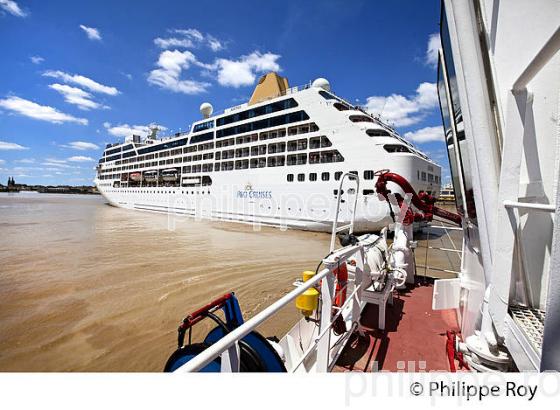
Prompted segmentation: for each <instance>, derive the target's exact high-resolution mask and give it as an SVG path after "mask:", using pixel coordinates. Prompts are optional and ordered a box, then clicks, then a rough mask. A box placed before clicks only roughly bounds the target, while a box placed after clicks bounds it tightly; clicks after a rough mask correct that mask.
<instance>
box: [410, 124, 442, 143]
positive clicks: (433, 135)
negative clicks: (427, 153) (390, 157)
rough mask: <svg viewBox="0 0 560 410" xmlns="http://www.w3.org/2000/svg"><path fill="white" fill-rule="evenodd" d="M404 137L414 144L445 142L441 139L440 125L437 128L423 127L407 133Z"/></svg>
mask: <svg viewBox="0 0 560 410" xmlns="http://www.w3.org/2000/svg"><path fill="white" fill-rule="evenodd" d="M404 137H405V138H406V139H407V140H410V141H412V142H416V143H423V142H431V141H441V142H443V141H444V140H445V139H444V138H443V128H442V126H441V125H440V126H438V127H425V128H421V129H419V130H416V131H411V132H407V133H405V134H404Z"/></svg>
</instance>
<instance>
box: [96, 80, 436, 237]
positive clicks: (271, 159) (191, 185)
mask: <svg viewBox="0 0 560 410" xmlns="http://www.w3.org/2000/svg"><path fill="white" fill-rule="evenodd" d="M201 113H202V115H203V117H204V118H203V119H202V120H200V121H197V122H195V123H194V124H193V125H192V126H191V127H190V130H189V131H188V132H185V133H177V134H175V135H174V136H172V137H168V138H161V139H158V138H157V136H156V132H157V129H155V128H154V129H153V130H152V133H151V134H150V135H148V136H147V137H146V138H141V137H140V136H132V137H131V138H128V139H127V140H126V141H125V142H124V143H119V144H111V145H108V146H107V148H106V149H105V151H104V153H103V157H102V158H101V159H100V161H99V165H98V167H97V176H96V180H95V183H96V185H97V187H98V189H99V191H100V192H101V193H102V194H103V195H104V196H105V197H106V198H107V200H108V201H109V202H110V203H111V204H112V205H115V206H118V207H123V208H129V209H137V210H145V211H157V212H171V213H176V214H181V215H188V216H194V217H201V218H210V219H218V220H228V221H238V222H246V223H260V224H264V225H272V226H285V227H291V228H300V229H307V230H317V231H329V230H330V228H331V225H332V221H333V220H334V219H335V218H334V217H335V212H336V209H335V206H334V203H335V198H336V195H337V188H338V185H339V180H340V178H341V176H342V175H343V173H345V172H352V173H355V174H357V175H359V176H360V179H361V181H362V183H361V185H360V187H359V192H356V191H355V190H349V192H344V193H343V199H342V205H341V209H340V210H339V213H340V215H339V217H340V220H342V221H349V220H350V219H351V217H352V215H351V213H352V212H353V210H352V209H350V207H349V206H348V204H349V203H352V202H353V201H352V199H353V198H352V197H353V195H358V204H357V207H356V211H355V212H356V215H355V216H356V218H355V226H356V230H357V231H369V230H374V229H380V228H382V227H383V226H385V225H386V224H387V223H388V222H389V221H390V217H389V210H388V207H387V204H386V203H383V202H382V201H379V199H378V197H377V195H376V194H375V193H374V170H378V169H383V168H390V169H391V170H395V171H396V172H398V173H400V174H401V175H404V176H405V177H406V178H407V179H408V180H410V181H411V182H412V185H413V186H414V188H415V189H416V190H417V191H427V192H429V193H431V194H434V195H436V196H437V195H438V194H439V187H440V184H441V168H440V167H439V166H438V165H437V164H436V163H435V162H433V161H431V160H430V159H429V158H428V157H427V156H426V155H425V154H423V153H422V152H420V151H419V150H418V149H417V148H415V147H414V146H413V145H412V144H411V143H409V142H408V141H406V140H405V139H403V138H402V137H400V136H399V135H398V133H397V132H396V131H395V130H394V129H393V128H391V127H390V126H388V125H386V124H384V123H383V122H382V121H381V120H380V119H379V118H377V117H375V116H372V115H371V114H369V113H367V112H366V111H365V110H363V109H361V108H360V107H356V106H354V105H352V104H350V103H348V102H347V101H346V100H344V99H342V98H339V97H338V96H336V95H335V94H334V93H332V92H331V90H330V84H329V83H328V81H326V80H325V79H317V80H315V81H314V82H313V83H312V84H308V85H306V86H304V87H292V88H289V87H288V82H287V80H286V79H285V78H283V77H280V76H278V75H277V74H275V73H269V74H266V75H265V76H263V77H262V78H261V79H260V80H259V84H258V85H257V87H256V88H255V91H254V93H253V96H252V97H251V100H250V101H249V102H248V103H247V104H242V105H240V106H237V107H233V108H230V109H227V110H225V111H224V112H223V113H221V114H219V115H212V106H211V105H210V104H208V103H204V104H202V105H201Z"/></svg>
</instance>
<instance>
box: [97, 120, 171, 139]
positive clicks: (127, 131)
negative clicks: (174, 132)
mask: <svg viewBox="0 0 560 410" xmlns="http://www.w3.org/2000/svg"><path fill="white" fill-rule="evenodd" d="M103 126H104V127H105V129H106V130H107V131H108V132H109V134H111V135H114V136H115V137H128V136H130V135H133V134H134V135H140V136H142V137H145V136H146V135H148V134H149V133H150V127H154V126H156V127H157V128H158V129H159V130H160V131H165V130H167V128H166V127H164V126H162V125H158V124H148V125H128V124H119V125H115V126H111V123H109V122H104V123H103Z"/></svg>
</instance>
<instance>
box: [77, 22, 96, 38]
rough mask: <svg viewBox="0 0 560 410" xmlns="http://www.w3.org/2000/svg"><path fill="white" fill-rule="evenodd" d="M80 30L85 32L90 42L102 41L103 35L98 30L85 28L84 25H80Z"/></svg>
mask: <svg viewBox="0 0 560 410" xmlns="http://www.w3.org/2000/svg"><path fill="white" fill-rule="evenodd" d="M80 28H81V29H82V30H84V32H85V33H86V35H87V36H88V38H89V39H90V40H101V34H99V30H98V29H96V28H93V27H88V26H84V25H83V24H80Z"/></svg>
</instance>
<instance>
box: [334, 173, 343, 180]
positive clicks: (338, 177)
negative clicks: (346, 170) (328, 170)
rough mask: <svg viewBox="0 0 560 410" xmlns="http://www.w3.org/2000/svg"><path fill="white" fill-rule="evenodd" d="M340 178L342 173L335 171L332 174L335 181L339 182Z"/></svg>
mask: <svg viewBox="0 0 560 410" xmlns="http://www.w3.org/2000/svg"><path fill="white" fill-rule="evenodd" d="M341 176H342V171H337V172H335V173H334V179H335V181H340V177H341Z"/></svg>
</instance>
